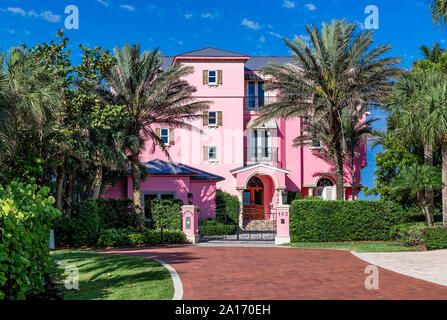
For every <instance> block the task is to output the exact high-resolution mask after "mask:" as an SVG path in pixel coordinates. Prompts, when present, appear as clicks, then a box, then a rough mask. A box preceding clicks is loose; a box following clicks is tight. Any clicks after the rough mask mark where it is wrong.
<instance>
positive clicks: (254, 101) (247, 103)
mask: <svg viewBox="0 0 447 320" xmlns="http://www.w3.org/2000/svg"><path fill="white" fill-rule="evenodd" d="M276 101H278V98H277V97H257V96H248V97H244V109H245V110H256V109H259V108H261V107H263V106H264V105H266V104H270V103H273V102H276Z"/></svg>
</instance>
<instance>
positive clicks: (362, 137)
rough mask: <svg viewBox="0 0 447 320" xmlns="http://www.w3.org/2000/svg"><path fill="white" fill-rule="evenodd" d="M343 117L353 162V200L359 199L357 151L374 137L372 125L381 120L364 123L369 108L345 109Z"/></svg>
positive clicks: (348, 148) (348, 149)
mask: <svg viewBox="0 0 447 320" xmlns="http://www.w3.org/2000/svg"><path fill="white" fill-rule="evenodd" d="M344 111H345V112H343V115H342V125H343V138H344V144H345V149H346V152H347V154H348V155H349V160H350V161H351V163H350V165H351V182H352V200H355V198H356V197H357V189H356V186H355V166H354V161H355V159H356V158H357V157H358V154H357V153H356V151H355V150H356V149H357V148H358V147H360V146H364V145H366V143H367V139H368V138H372V137H374V129H373V128H372V123H373V122H375V121H377V120H379V119H378V118H369V119H366V120H365V121H363V120H362V119H363V115H364V114H368V113H369V112H370V109H369V107H367V106H361V107H359V108H353V109H352V110H349V109H345V110H344Z"/></svg>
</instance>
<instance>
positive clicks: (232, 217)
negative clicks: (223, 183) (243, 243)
mask: <svg viewBox="0 0 447 320" xmlns="http://www.w3.org/2000/svg"><path fill="white" fill-rule="evenodd" d="M239 206H240V204H239V199H238V197H237V196H234V195H232V194H230V193H227V192H224V191H222V190H220V189H218V190H216V217H217V219H219V220H220V221H221V222H222V223H225V224H237V215H238V214H239Z"/></svg>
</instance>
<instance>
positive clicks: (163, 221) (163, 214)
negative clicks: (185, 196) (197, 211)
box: [151, 199, 183, 230]
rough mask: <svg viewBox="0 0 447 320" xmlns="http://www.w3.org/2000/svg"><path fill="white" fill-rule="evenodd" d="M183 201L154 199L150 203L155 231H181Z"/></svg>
mask: <svg viewBox="0 0 447 320" xmlns="http://www.w3.org/2000/svg"><path fill="white" fill-rule="evenodd" d="M182 205H183V201H182V200H180V199H173V200H171V199H167V200H162V199H154V200H152V201H151V206H152V207H151V208H152V209H151V211H152V219H153V220H154V221H153V223H154V227H155V228H156V229H160V230H164V229H169V230H182V217H181V210H182Z"/></svg>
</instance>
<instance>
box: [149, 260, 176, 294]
mask: <svg viewBox="0 0 447 320" xmlns="http://www.w3.org/2000/svg"><path fill="white" fill-rule="evenodd" d="M149 259H152V260H155V261H157V262H159V263H161V264H162V265H163V266H164V267H165V268H166V269H168V271H169V273H170V275H171V278H172V282H173V283H174V295H173V296H172V300H182V299H183V284H182V280H180V276H179V275H178V273H177V271H175V269H174V268H173V267H171V265H169V264H167V263H165V262H163V261H161V260H158V259H154V258H149Z"/></svg>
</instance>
